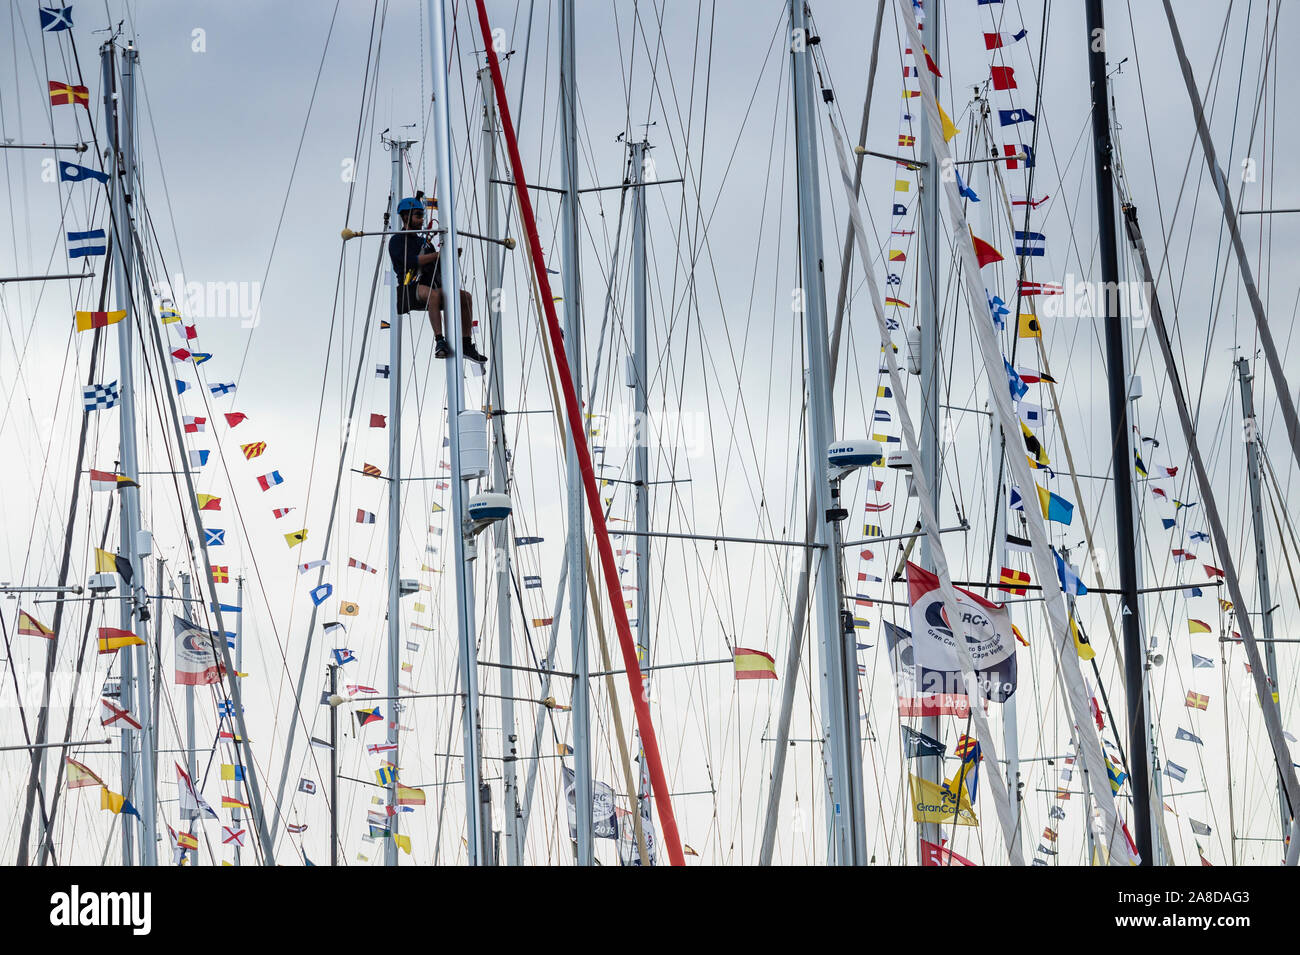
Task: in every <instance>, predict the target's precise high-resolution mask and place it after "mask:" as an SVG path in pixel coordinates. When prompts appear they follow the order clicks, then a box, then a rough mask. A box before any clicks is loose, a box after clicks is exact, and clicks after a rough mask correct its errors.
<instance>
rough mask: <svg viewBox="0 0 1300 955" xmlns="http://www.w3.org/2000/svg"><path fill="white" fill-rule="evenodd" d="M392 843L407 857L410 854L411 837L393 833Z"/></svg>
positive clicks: (402, 833)
mask: <svg viewBox="0 0 1300 955" xmlns="http://www.w3.org/2000/svg"><path fill="white" fill-rule="evenodd" d="M393 842H394V843H396V844H397V848H399V849H401V850H402V851H403V852H405V853H406V854H407V855H408V856H409V855H410V854H411V837H410V836H408V835H407V834H406V833H404V832H395V833H393Z"/></svg>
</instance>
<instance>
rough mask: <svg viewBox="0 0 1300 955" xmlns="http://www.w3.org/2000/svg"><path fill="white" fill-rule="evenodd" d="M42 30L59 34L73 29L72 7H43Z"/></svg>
mask: <svg viewBox="0 0 1300 955" xmlns="http://www.w3.org/2000/svg"><path fill="white" fill-rule="evenodd" d="M41 29H42V30H44V31H45V32H46V33H58V32H60V31H62V30H71V29H72V7H41Z"/></svg>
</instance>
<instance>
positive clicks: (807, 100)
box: [789, 0, 866, 865]
mask: <svg viewBox="0 0 1300 955" xmlns="http://www.w3.org/2000/svg"><path fill="white" fill-rule="evenodd" d="M789 11H790V54H791V71H790V72H791V83H792V90H793V101H794V115H795V127H794V139H795V163H796V171H797V178H798V191H799V256H800V266H801V268H800V271H801V277H802V283H803V302H802V307H803V313H802V316H800V315H799V314H797V313H796V316H795V320H796V321H799V319H800V318H802V322H803V326H804V334H805V347H806V349H807V356H808V373H807V381H808V394H809V413H808V470H809V473H808V480H809V484H810V486H811V487H812V491H813V495H814V496H815V498H816V501H817V509H816V513H815V515H814V526H815V528H816V534H815V543H816V545H817V546H818V549H819V550H820V556H821V566H820V567H819V568H818V572H817V593H816V597H815V599H816V606H817V621H818V626H819V630H820V631H821V642H822V672H823V677H822V683H823V695H824V699H823V703H822V709H823V714H824V715H825V716H826V719H827V723H828V726H827V729H828V735H829V744H830V745H829V748H830V757H831V758H830V770H831V771H830V774H829V775H830V794H829V800H828V803H827V807H826V815H827V825H828V827H829V829H830V833H831V846H830V850H829V854H830V858H831V859H832V860H833V861H834V862H835V863H837V864H839V865H859V864H865V862H866V833H865V831H864V830H863V827H862V818H861V817H862V812H863V802H862V791H861V789H860V788H858V787H857V786H856V785H855V782H856V778H855V775H856V774H855V773H854V772H853V769H852V766H853V753H852V748H855V747H856V744H852V746H851V744H850V741H849V737H850V734H852V736H853V738H854V739H856V738H857V735H858V727H857V725H854V726H851V727H850V726H848V725H846V724H847V719H846V717H847V712H848V701H849V694H850V692H852V693H854V694H856V682H855V683H854V684H853V685H852V686H850V683H849V680H848V675H847V674H846V673H845V672H844V671H845V669H846V653H845V649H844V623H843V619H842V613H841V611H842V609H843V601H842V599H841V592H840V557H841V555H840V553H839V547H838V540H839V536H838V533H836V531H837V528H836V527H835V525H834V519H833V511H834V509H837V508H838V506H839V500H838V493H836V494H835V495H834V496H833V495H832V485H831V481H830V474H829V468H828V462H827V458H826V452H827V450H828V448H829V447H830V444H831V441H832V434H833V433H834V422H833V415H834V411H833V408H832V406H831V394H830V354H829V342H828V333H827V327H826V289H825V285H824V282H823V279H824V276H823V272H824V262H823V257H822V222H821V189H820V185H819V182H818V174H817V126H816V123H815V121H814V117H815V114H814V105H813V90H812V76H811V68H812V64H811V62H810V60H811V57H812V45H813V44H812V43H811V42H810V41H811V37H810V31H809V27H808V18H807V9H806V7H805V4H804V0H790V3H789ZM854 673H855V674H856V669H855V670H854ZM854 699H855V700H856V696H855V697H854Z"/></svg>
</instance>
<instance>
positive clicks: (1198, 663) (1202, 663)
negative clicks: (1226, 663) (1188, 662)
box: [1192, 653, 1214, 670]
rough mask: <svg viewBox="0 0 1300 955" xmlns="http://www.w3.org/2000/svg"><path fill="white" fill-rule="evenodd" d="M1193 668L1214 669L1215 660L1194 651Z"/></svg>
mask: <svg viewBox="0 0 1300 955" xmlns="http://www.w3.org/2000/svg"><path fill="white" fill-rule="evenodd" d="M1192 669H1193V670H1213V669H1214V660H1212V659H1211V658H1210V657H1203V656H1201V655H1200V654H1199V653H1193V654H1192Z"/></svg>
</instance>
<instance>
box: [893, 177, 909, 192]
mask: <svg viewBox="0 0 1300 955" xmlns="http://www.w3.org/2000/svg"><path fill="white" fill-rule="evenodd" d="M894 191H895V192H911V191H912V183H911V181H910V180H908V179H895V180H894Z"/></svg>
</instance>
